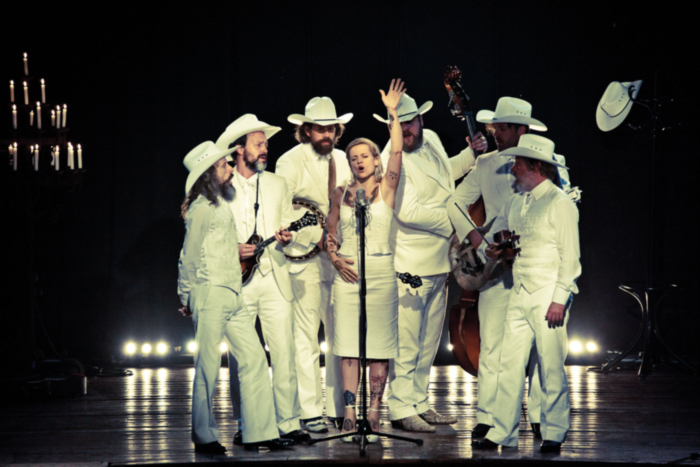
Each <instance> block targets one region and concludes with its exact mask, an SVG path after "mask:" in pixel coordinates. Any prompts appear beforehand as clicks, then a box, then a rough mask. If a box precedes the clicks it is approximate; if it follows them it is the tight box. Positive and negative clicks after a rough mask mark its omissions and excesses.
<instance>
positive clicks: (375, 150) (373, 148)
mask: <svg viewBox="0 0 700 467" xmlns="http://www.w3.org/2000/svg"><path fill="white" fill-rule="evenodd" d="M361 144H366V145H367V147H369V152H370V153H371V154H372V156H374V158H375V159H377V160H378V161H379V164H377V167H376V168H375V169H374V179H375V180H376V181H380V180H381V179H382V177H383V175H384V165H383V164H382V158H381V157H380V156H379V147H378V146H377V145H376V144H374V142H373V141H372V140H369V139H367V138H356V139H354V140H352V141H351V142H350V144H348V147H347V148H345V157H346V158H347V160H348V165H350V150H351V149H352V148H354V147H355V146H359V145H361ZM350 173H351V176H352V181H355V174H353V173H352V169H351V170H350Z"/></svg>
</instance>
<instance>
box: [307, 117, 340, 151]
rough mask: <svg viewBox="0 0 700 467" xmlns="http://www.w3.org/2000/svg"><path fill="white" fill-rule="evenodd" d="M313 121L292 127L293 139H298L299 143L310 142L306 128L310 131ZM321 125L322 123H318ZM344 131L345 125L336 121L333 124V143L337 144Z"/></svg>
mask: <svg viewBox="0 0 700 467" xmlns="http://www.w3.org/2000/svg"><path fill="white" fill-rule="evenodd" d="M313 125H314V124H313V123H308V122H307V123H302V124H301V125H297V127H296V128H295V129H294V139H296V140H297V141H299V142H300V143H302V144H304V143H310V142H311V138H310V137H309V135H307V134H306V130H309V132H311V127H312V126H313ZM320 126H323V125H320ZM344 132H345V125H343V124H342V123H336V124H335V139H334V140H333V145H334V146H335V145H336V144H338V140H339V139H340V137H341V136H343V133H344Z"/></svg>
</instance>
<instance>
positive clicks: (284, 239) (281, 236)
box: [275, 228, 292, 245]
mask: <svg viewBox="0 0 700 467" xmlns="http://www.w3.org/2000/svg"><path fill="white" fill-rule="evenodd" d="M275 240H277V242H279V243H281V244H282V245H289V242H291V241H292V233H291V232H290V231H289V230H287V229H284V228H280V229H279V230H278V231H277V232H275Z"/></svg>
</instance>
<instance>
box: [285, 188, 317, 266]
mask: <svg viewBox="0 0 700 467" xmlns="http://www.w3.org/2000/svg"><path fill="white" fill-rule="evenodd" d="M292 206H293V207H294V210H295V211H299V210H306V211H307V214H308V213H310V214H312V215H314V216H316V219H317V220H318V224H319V225H320V226H321V228H322V229H325V228H326V216H325V215H324V214H323V213H322V212H321V210H320V209H319V208H318V206H316V205H315V204H314V203H312V202H310V201H308V200H306V199H301V198H294V199H293V200H292ZM305 215H306V214H305ZM320 252H321V249H320V248H319V247H318V245H316V246H314V248H313V249H312V250H311V251H309V252H308V253H305V254H303V255H298V256H293V255H288V254H285V255H284V256H286V257H287V259H288V260H289V261H294V262H298V261H306V260H308V259H311V258H313V257H314V256H316V255H318V254H319V253H320Z"/></svg>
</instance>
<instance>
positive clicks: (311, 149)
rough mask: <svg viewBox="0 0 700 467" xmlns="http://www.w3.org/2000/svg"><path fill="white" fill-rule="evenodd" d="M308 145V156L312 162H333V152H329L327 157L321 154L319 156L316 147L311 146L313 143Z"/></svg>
mask: <svg viewBox="0 0 700 467" xmlns="http://www.w3.org/2000/svg"><path fill="white" fill-rule="evenodd" d="M306 145H307V147H308V151H307V154H308V155H309V156H310V157H311V159H312V160H315V161H316V160H318V161H322V160H326V161H329V160H331V157H332V155H333V151H331V152H329V153H328V154H326V155H325V156H322V155H321V154H319V153H317V152H316V151H314V147H313V146H312V145H311V143H306Z"/></svg>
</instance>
